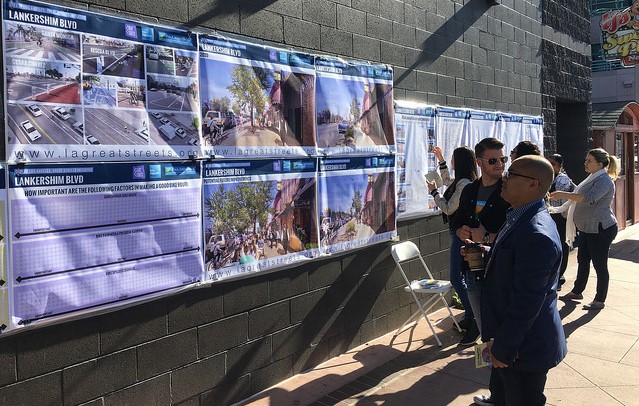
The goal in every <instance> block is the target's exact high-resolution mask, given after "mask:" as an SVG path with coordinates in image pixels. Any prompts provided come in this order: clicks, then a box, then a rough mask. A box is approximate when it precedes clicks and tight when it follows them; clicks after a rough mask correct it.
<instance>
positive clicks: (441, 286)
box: [391, 241, 462, 347]
mask: <svg viewBox="0 0 639 406" xmlns="http://www.w3.org/2000/svg"><path fill="white" fill-rule="evenodd" d="M391 253H392V254H393V259H395V263H397V267H398V268H399V271H400V272H401V273H402V276H403V277H404V281H406V287H405V288H404V290H405V291H406V292H410V294H411V295H413V298H414V299H415V302H416V303H417V306H418V307H419V309H418V310H417V311H416V312H415V313H414V314H413V315H412V316H410V317H409V318H408V319H406V321H405V322H404V324H402V325H401V327H400V328H398V329H397V332H395V337H396V336H397V335H398V334H399V333H400V332H401V331H402V330H403V329H404V327H405V326H406V325H407V324H408V323H409V322H410V321H411V320H413V319H414V318H415V316H418V315H419V313H420V312H421V314H422V315H423V316H424V319H425V320H426V322H427V323H428V327H430V331H432V332H433V335H434V336H435V339H436V340H437V344H439V346H440V347H441V345H442V342H441V341H440V340H439V337H437V333H436V332H435V329H434V328H433V324H432V323H431V322H430V319H429V318H428V314H427V312H428V311H429V310H430V309H431V308H432V307H433V306H435V305H436V304H437V300H438V299H440V300H441V301H442V303H444V305H445V306H446V309H447V310H448V314H449V316H450V318H452V319H453V323H455V327H457V330H458V331H459V332H461V331H462V329H461V327H459V324H458V323H457V320H455V317H454V316H453V312H452V311H451V310H450V306H448V302H446V298H445V297H444V294H445V293H446V292H448V291H449V290H451V289H452V287H453V286H452V285H451V283H450V282H449V281H442V280H436V281H434V282H433V283H432V284H431V285H429V286H425V287H423V286H422V285H420V283H419V281H418V280H414V281H410V280H409V279H408V277H407V276H406V272H404V268H402V264H405V263H406V262H407V261H411V260H418V261H419V263H421V264H422V266H423V267H424V269H423V270H425V271H426V274H427V275H428V278H429V279H431V280H432V279H433V274H431V273H430V270H429V269H428V267H427V266H426V263H425V262H424V258H422V255H421V253H420V252H419V248H417V246H416V245H415V244H414V243H413V242H411V241H405V242H402V243H399V244H395V245H393V246H392V247H391ZM423 270H422V271H423ZM418 294H419V295H420V296H418Z"/></svg>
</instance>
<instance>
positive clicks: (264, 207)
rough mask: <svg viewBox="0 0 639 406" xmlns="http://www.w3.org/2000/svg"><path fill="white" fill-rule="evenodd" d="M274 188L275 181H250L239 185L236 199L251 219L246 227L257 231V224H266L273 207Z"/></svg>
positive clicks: (236, 190) (254, 231)
mask: <svg viewBox="0 0 639 406" xmlns="http://www.w3.org/2000/svg"><path fill="white" fill-rule="evenodd" d="M272 190H273V182H248V183H241V184H239V185H238V186H237V188H236V189H235V192H236V196H235V199H236V200H237V201H238V202H239V205H240V206H241V207H242V210H244V212H245V214H246V217H247V218H248V221H249V223H248V224H246V226H245V228H244V229H252V231H253V233H256V232H257V230H256V225H257V224H262V225H264V224H266V219H267V216H268V213H269V212H270V211H271V209H272V202H273V195H272V192H271V191H272Z"/></svg>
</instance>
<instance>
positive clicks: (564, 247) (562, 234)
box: [551, 213, 570, 285]
mask: <svg viewBox="0 0 639 406" xmlns="http://www.w3.org/2000/svg"><path fill="white" fill-rule="evenodd" d="M551 217H552V219H553V220H555V224H556V225H557V231H559V239H560V240H561V268H559V278H561V277H562V276H564V273H565V272H566V268H567V267H568V255H569V254H570V246H569V245H568V243H567V242H566V219H565V218H564V216H562V215H561V214H560V213H555V214H551ZM559 284H560V285H561V281H560V282H559Z"/></svg>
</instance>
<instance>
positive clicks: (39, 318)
mask: <svg viewBox="0 0 639 406" xmlns="http://www.w3.org/2000/svg"><path fill="white" fill-rule="evenodd" d="M196 282H200V280H199V279H197V280H195V281H192V282H189V283H196ZM174 289H181V287H175V286H174V287H170V288H166V289H159V290H155V291H153V292H147V293H142V294H140V295H135V296H129V297H127V298H126V299H116V300H111V301H110V302H104V303H100V304H96V305H93V306H86V307H83V309H84V310H88V309H92V308H94V307H102V306H108V305H110V304H114V303H119V302H122V301H124V300H134V299H137V298H140V297H144V296H150V295H156V294H158V293H162V292H168V291H170V290H174ZM73 312H77V310H69V311H66V312H61V313H56V314H47V315H46V316H41V317H34V318H32V319H21V320H20V321H18V325H19V326H26V325H27V324H31V322H33V321H37V320H42V319H46V318H49V317H54V316H62V315H64V314H68V313H73ZM0 327H1V326H0Z"/></svg>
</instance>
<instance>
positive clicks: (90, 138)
mask: <svg viewBox="0 0 639 406" xmlns="http://www.w3.org/2000/svg"><path fill="white" fill-rule="evenodd" d="M87 144H91V145H100V141H98V139H97V138H95V137H94V136H93V135H87Z"/></svg>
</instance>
